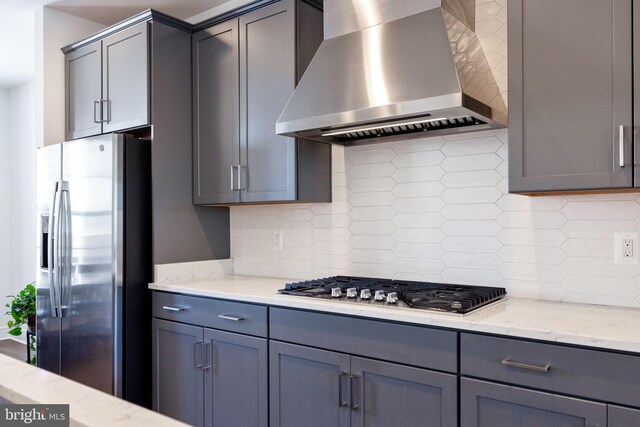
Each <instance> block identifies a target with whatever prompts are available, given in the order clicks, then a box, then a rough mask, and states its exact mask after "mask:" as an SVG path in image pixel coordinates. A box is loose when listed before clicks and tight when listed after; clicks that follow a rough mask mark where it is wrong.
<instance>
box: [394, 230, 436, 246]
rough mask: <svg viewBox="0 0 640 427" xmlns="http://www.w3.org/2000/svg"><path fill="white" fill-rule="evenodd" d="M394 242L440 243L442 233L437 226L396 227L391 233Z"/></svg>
mask: <svg viewBox="0 0 640 427" xmlns="http://www.w3.org/2000/svg"><path fill="white" fill-rule="evenodd" d="M392 236H393V238H394V239H395V240H396V242H403V243H411V242H417V243H440V242H441V241H442V239H444V237H445V236H444V233H443V232H442V231H440V230H439V229H437V228H398V229H397V230H395V231H394V232H393V234H392Z"/></svg>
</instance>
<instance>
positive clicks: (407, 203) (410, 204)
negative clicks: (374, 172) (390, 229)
mask: <svg viewBox="0 0 640 427" xmlns="http://www.w3.org/2000/svg"><path fill="white" fill-rule="evenodd" d="M394 198H395V196H394ZM392 206H393V209H394V210H395V211H396V212H398V213H410V212H439V211H440V210H441V209H442V208H443V207H444V206H445V203H444V202H443V201H442V199H441V198H439V197H414V198H412V197H407V198H401V199H395V200H394V202H393V205H392Z"/></svg>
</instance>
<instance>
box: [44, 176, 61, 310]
mask: <svg viewBox="0 0 640 427" xmlns="http://www.w3.org/2000/svg"><path fill="white" fill-rule="evenodd" d="M59 184H60V183H59V182H56V183H55V186H54V192H53V200H52V202H51V211H50V213H49V239H48V241H47V246H48V248H47V252H48V259H47V264H48V274H49V302H50V303H51V315H52V316H53V317H58V293H57V288H56V279H57V277H56V276H57V274H58V259H57V255H58V251H57V245H56V243H57V239H58V235H57V233H58V221H59V219H58V213H59V212H58V210H59V209H58V205H59V204H60V191H58V190H59V189H58V186H59Z"/></svg>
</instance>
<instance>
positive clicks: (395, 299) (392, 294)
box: [387, 292, 398, 304]
mask: <svg viewBox="0 0 640 427" xmlns="http://www.w3.org/2000/svg"><path fill="white" fill-rule="evenodd" d="M387 302H388V303H389V304H395V303H396V302H398V294H397V293H395V292H389V294H387Z"/></svg>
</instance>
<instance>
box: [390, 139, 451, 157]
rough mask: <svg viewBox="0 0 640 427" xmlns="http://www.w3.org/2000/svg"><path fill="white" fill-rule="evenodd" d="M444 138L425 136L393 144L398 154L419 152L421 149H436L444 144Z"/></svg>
mask: <svg viewBox="0 0 640 427" xmlns="http://www.w3.org/2000/svg"><path fill="white" fill-rule="evenodd" d="M444 142H445V140H444V138H441V137H434V138H423V139H413V140H410V141H400V142H396V143H394V144H393V151H395V152H396V153H398V154H403V153H417V152H419V151H435V150H439V149H440V147H442V146H443V145H444Z"/></svg>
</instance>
